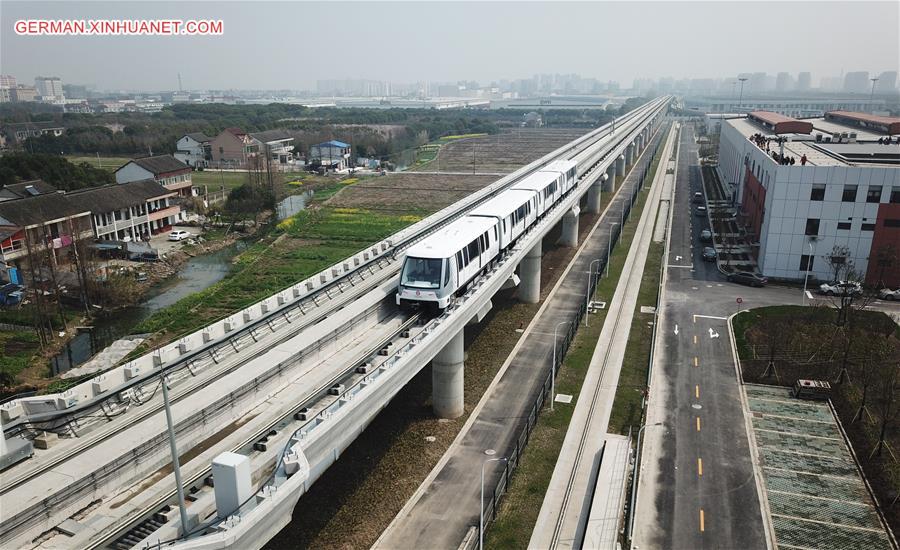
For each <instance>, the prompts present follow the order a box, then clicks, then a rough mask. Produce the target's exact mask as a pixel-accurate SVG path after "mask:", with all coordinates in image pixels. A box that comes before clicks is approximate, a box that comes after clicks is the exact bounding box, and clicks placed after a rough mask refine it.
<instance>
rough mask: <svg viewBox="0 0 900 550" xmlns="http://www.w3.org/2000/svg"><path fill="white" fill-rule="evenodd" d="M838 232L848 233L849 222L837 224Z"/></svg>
mask: <svg viewBox="0 0 900 550" xmlns="http://www.w3.org/2000/svg"><path fill="white" fill-rule="evenodd" d="M838 230H839V231H850V222H838Z"/></svg>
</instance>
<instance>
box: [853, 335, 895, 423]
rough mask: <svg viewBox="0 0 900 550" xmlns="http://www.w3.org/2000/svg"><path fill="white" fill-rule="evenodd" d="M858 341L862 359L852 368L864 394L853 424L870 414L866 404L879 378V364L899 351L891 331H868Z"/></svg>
mask: <svg viewBox="0 0 900 550" xmlns="http://www.w3.org/2000/svg"><path fill="white" fill-rule="evenodd" d="M856 342H857V346H856V347H858V348H861V349H860V350H856V351H862V354H861V355H860V357H862V360H861V361H859V362H858V363H857V364H856V365H855V367H854V368H853V369H852V370H853V373H854V374H853V378H854V379H855V380H856V382H857V384H859V386H860V390H861V391H862V395H861V396H860V400H859V407H858V408H857V409H856V413H855V414H854V415H853V418H852V419H851V420H850V423H851V424H852V423H854V422H856V421H857V420H860V419H862V417H863V414H868V412H869V411H868V410H867V409H866V405H867V404H868V396H869V390H870V389H871V387H872V385H873V384H874V383H875V382H876V380H877V375H878V374H879V369H878V365H879V364H880V363H882V362H885V361H888V360H890V358H891V357H892V356H893V355H894V354H895V353H896V351H897V350H896V346H895V345H894V342H893V341H892V340H891V334H890V333H888V334H887V335H881V334H875V333H872V332H866V333H865V335H860V337H859V338H858V339H857V340H856ZM870 416H871V415H870Z"/></svg>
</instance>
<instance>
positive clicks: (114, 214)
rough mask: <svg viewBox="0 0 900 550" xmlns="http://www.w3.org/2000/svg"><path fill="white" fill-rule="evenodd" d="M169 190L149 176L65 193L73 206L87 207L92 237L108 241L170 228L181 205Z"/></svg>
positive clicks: (136, 236) (140, 236)
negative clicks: (139, 179) (89, 213)
mask: <svg viewBox="0 0 900 550" xmlns="http://www.w3.org/2000/svg"><path fill="white" fill-rule="evenodd" d="M177 196H178V193H177V191H170V190H168V189H166V188H165V187H163V186H162V185H160V184H159V183H157V182H156V181H154V180H152V179H146V180H141V181H133V182H129V183H122V184H113V185H104V186H102V187H91V188H88V189H82V190H79V191H73V192H71V193H67V194H66V197H67V198H68V199H69V200H70V201H72V202H73V203H74V204H76V205H80V206H81V207H83V208H85V209H87V210H90V212H91V223H92V226H93V229H94V237H96V238H97V239H101V240H108V241H125V242H127V241H139V240H142V238H143V237H149V236H150V235H155V234H157V233H162V232H165V231H169V230H171V227H172V225H174V224H175V222H176V221H177V220H178V218H179V213H180V210H181V209H180V207H179V206H178V205H177V204H175V203H173V202H172V199H173V198H174V197H177Z"/></svg>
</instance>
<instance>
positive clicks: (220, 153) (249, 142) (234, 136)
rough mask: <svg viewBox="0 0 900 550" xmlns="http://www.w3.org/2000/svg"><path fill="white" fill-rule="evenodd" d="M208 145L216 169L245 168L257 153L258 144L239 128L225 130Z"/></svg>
mask: <svg viewBox="0 0 900 550" xmlns="http://www.w3.org/2000/svg"><path fill="white" fill-rule="evenodd" d="M209 145H210V147H209V149H210V154H211V156H212V163H213V166H215V167H218V168H242V167H246V166H247V163H248V161H249V159H250V158H252V157H255V156H256V153H257V152H258V151H259V142H254V140H253V138H252V137H251V136H250V134H248V133H247V132H245V131H243V130H241V129H240V128H225V130H223V131H222V132H221V133H220V134H219V135H218V136H216V137H215V138H214V139H213V140H212V142H211V143H210V144H209Z"/></svg>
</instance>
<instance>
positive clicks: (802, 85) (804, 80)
mask: <svg viewBox="0 0 900 550" xmlns="http://www.w3.org/2000/svg"><path fill="white" fill-rule="evenodd" d="M811 87H812V75H811V74H809V73H808V72H802V73H800V74H798V75H797V90H798V91H800V92H808V91H809V89H810V88H811Z"/></svg>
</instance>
